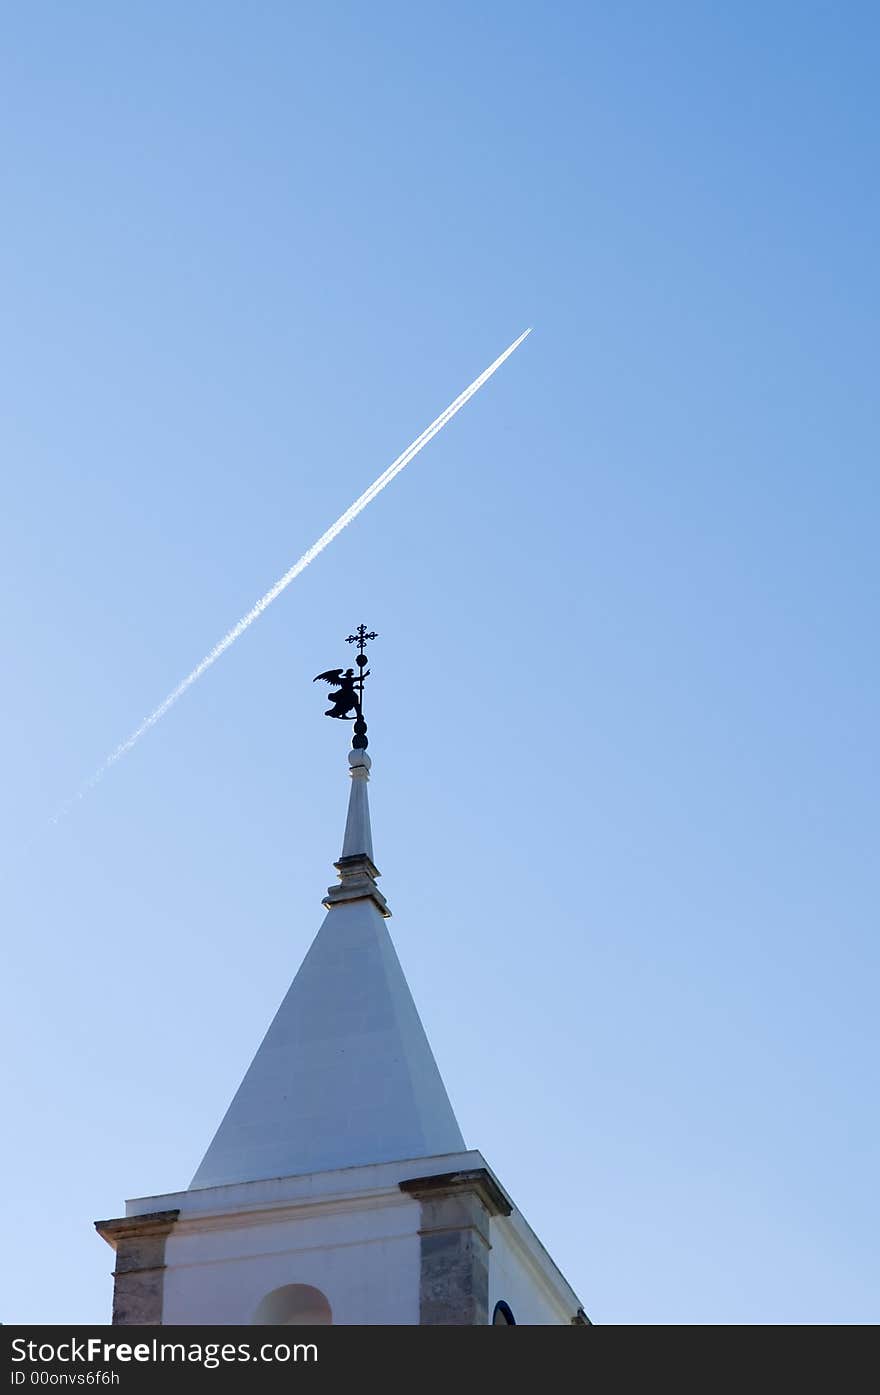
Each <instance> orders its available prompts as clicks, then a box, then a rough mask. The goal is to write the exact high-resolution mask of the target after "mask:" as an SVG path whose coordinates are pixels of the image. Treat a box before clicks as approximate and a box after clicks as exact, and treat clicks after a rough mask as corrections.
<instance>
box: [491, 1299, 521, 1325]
mask: <svg viewBox="0 0 880 1395" xmlns="http://www.w3.org/2000/svg"><path fill="white" fill-rule="evenodd" d="M492 1326H493V1327H516V1318H515V1317H514V1316H513V1313H512V1312H511V1311H510V1305H509V1304H507V1303H505V1302H504V1300H503V1299H502V1300H501V1301H500V1302H498V1303H496V1304H495V1311H494V1313H493V1314H492Z"/></svg>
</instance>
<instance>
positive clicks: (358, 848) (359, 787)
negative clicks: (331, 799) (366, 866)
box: [342, 751, 373, 862]
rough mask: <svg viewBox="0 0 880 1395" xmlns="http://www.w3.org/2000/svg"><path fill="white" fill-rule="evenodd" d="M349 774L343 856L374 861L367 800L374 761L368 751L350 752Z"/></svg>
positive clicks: (368, 802)
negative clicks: (349, 787) (349, 789)
mask: <svg viewBox="0 0 880 1395" xmlns="http://www.w3.org/2000/svg"><path fill="white" fill-rule="evenodd" d="M348 763H349V765H350V766H351V769H350V771H349V772H348V773H349V774H350V775H351V792H350V794H349V796H348V818H347V819H346V820H345V836H344V838H343V840H342V856H343V857H357V856H359V855H361V856H365V857H368V858H369V859H370V861H371V862H372V860H373V834H372V830H371V828H370V801H369V799H368V798H367V781H368V780H369V778H370V766H371V765H372V761H371V760H370V757H369V756H368V755H367V753H366V751H349V753H348Z"/></svg>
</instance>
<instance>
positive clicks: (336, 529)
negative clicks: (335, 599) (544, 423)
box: [51, 329, 531, 823]
mask: <svg viewBox="0 0 880 1395" xmlns="http://www.w3.org/2000/svg"><path fill="white" fill-rule="evenodd" d="M528 334H531V330H530V329H527V330H526V331H525V333H524V334H521V335H520V336H519V338H518V339H515V340H514V341H513V343H512V344H511V345H510V346H509V348H507V349H505V350H504V353H503V354H501V355H500V356H499V357H498V358H496V360H495V362H494V363H490V364H489V367H488V368H487V369H486V370H485V371H484V372H483V373H481V374H480V376H479V378H475V379H474V381H473V382H472V383H471V385H470V387H466V388H465V390H464V392H462V393H460V394H459V396H458V397H456V399H455V401H454V402H451V403H450V405H449V406H448V407H447V408H446V410H445V412H441V413H440V415H439V417H437V419H436V421H432V422H431V425H430V426H429V427H427V428H426V429H425V430H424V431H423V432H422V434H421V436H417V437H416V439H415V440H414V441H413V443H412V445H410V446H407V448H406V450H405V451H403V452H402V454H400V455H399V456H398V457H397V459H396V460H394V461H392V463H391V464H390V465H389V466H388V469H387V470H384V471H383V472H382V474H381V475H380V476H379V478H378V479H375V480H374V481H373V483H372V484H371V485H370V487H369V488H368V489H365V490H364V492H363V494H361V495H360V497H359V498H357V499H355V501H354V503H353V504H352V505H351V507H350V508H347V509H346V510H345V513H343V514H340V515H339V517H338V518H337V520H336V522H335V523H331V525H330V527H329V528H328V529H327V531H326V533H322V534H321V536H320V537H319V538H318V541H317V542H315V543H312V546H311V547H310V548H309V549H308V551H307V552H304V553H303V555H302V557H300V559H299V561H298V562H294V564H293V566H292V567H291V568H290V569H289V570H288V571H286V572H285V573H284V575H283V576H282V577H281V578H280V579H279V580H278V581H276V582H275V585H274V586H273V587H271V588H270V590H268V591H267V592H266V594H265V596H261V597H260V599H259V600H258V601H257V603H256V604H255V605H254V606H252V607H251V609H250V610H249V611H248V613H247V615H243V616H242V618H241V619H240V620H239V621H238V623H237V624H236V625H233V627H232V629H231V630H229V631H228V632H227V633H226V634H225V635H224V636H223V638H222V639H221V640H220V642H219V643H218V644H215V645H214V648H213V649H212V650H211V652H210V653H209V654H206V655H205V657H204V659H202V661H201V663H200V664H197V665H196V667H195V668H194V669H193V671H192V673H188V674H187V676H186V678H184V679H183V681H182V682H180V683H178V685H177V687H176V688H175V689H174V691H173V692H171V693H169V694H168V696H167V698H165V700H164V701H163V702H160V703H159V706H158V707H157V708H156V709H155V711H153V712H151V713H150V715H149V717H145V718H144V720H143V721H142V722H141V724H140V726H139V727H138V728H137V730H136V731H133V732H132V734H131V736H129V737H127V738H126V740H125V741H123V742H121V743H120V745H118V746H117V747H116V750H115V751H112V752H111V753H110V755H109V756H108V757H107V759H106V760H105V761H104V764H103V765H101V766H99V768H98V769H97V770H96V771H95V773H94V775H92V776H91V777H90V779H88V780H87V781H86V783H85V784H84V785H83V787H82V789H81V790H80V791H79V793H78V795H77V796H76V798H77V799H81V798H82V796H83V795H84V794H85V793H86V792H87V791H88V790H90V789H92V788H93V787H94V786H95V785H96V784H97V783H98V781H99V780H101V779H102V778H103V777H104V775H106V773H107V771H108V770H109V769H110V767H111V766H113V765H115V764H116V762H117V761H118V760H120V759H121V758H122V756H124V755H125V754H126V752H128V751H130V750H131V748H132V747H133V746H135V745H136V744H137V742H138V741H140V739H141V737H142V736H144V735H145V734H146V733H147V732H148V731H149V730H150V728H151V727H154V726H155V725H156V723H157V722H160V721H161V720H162V718H163V717H164V716H165V713H166V712H168V711H169V710H170V709H171V708H172V707H173V706H174V704H175V703H176V702H177V701H178V699H179V698H182V697H183V695H184V693H185V692H186V691H187V689H188V688H191V687H192V685H193V684H194V683H195V682H196V680H197V679H199V678H201V676H202V674H203V673H205V672H206V670H207V669H209V668H210V667H211V665H212V664H215V663H216V662H217V660H218V659H219V658H220V655H221V654H225V653H226V650H227V649H229V648H230V647H231V645H233V644H234V643H235V641H236V640H237V639H238V637H239V636H240V635H243V634H244V632H245V630H246V629H248V628H249V627H250V626H251V625H252V624H253V623H254V621H255V620H257V619H259V617H260V616H261V615H262V613H263V611H264V610H266V609H267V607H268V606H270V605H271V604H272V602H273V601H274V600H277V599H278V597H279V596H280V595H281V592H282V591H285V590H286V589H287V587H288V586H289V585H290V583H291V582H292V581H295V580H296V578H297V577H298V576H299V575H300V573H301V572H304V571H305V569H306V567H307V566H309V564H310V563H311V562H314V560H315V558H316V557H317V556H318V554H319V553H321V552H323V551H324V548H325V547H327V546H328V545H329V544H330V543H332V541H333V539H334V538H335V537H338V535H339V534H340V533H341V532H342V530H343V528H347V527H348V525H349V523H351V522H352V521H353V520H354V519H355V518H357V516H358V514H359V513H361V512H363V510H364V509H365V508H366V507H367V505H368V504H369V503H372V501H373V499H375V497H376V495H377V494H381V492H382V490H383V489H384V488H385V486H386V485H388V484H390V483H391V481H392V480H393V479H394V477H395V475H399V474H400V472H401V470H403V469H404V468H405V467H406V466H407V465H408V464H409V462H410V461H411V460H413V459H415V457H416V456H417V455H418V453H419V451H420V450H421V449H422V448H423V447H424V446H426V445H427V444H428V442H429V441H430V440H432V439H433V437H434V436H436V435H437V432H438V431H442V429H443V427H444V426H445V425H446V423H447V422H449V421H451V420H452V418H453V417H454V416H455V414H456V412H459V411H460V410H461V408H462V407H463V406H464V404H465V403H466V402H468V401H469V400H470V398H472V397H473V395H474V393H475V392H479V390H480V388H481V387H482V386H483V384H484V383H486V382H488V381H489V379H490V378H491V377H492V374H493V373H494V372H495V371H496V369H498V368H500V367H501V365H502V363H503V362H504V360H505V359H507V358H510V355H511V354H512V353H513V351H514V349H518V348H519V346H520V344H521V343H522V341H523V340H524V339H525V337H526V335H528ZM71 803H73V801H70V802H68V803H67V804H66V805H64V806H63V807H62V808H61V809H60V810H59V811H58V813H56V814H55V815H54V817H53V819H52V820H51V822H53V823H57V822H58V820H59V819H60V818H61V817H62V815H63V814H64V813H66V812H67V810H68V809H69V808H70V806H71Z"/></svg>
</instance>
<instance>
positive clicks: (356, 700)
mask: <svg viewBox="0 0 880 1395" xmlns="http://www.w3.org/2000/svg"><path fill="white" fill-rule="evenodd" d="M378 638H379V636H378V635H377V634H376V631H375V630H368V629H367V627H366V625H358V627H357V629H356V630H355V632H354V634H353V635H348V637H347V638H346V641H345V642H346V644H356V645H357V647H358V652H357V656H356V657H355V663H356V664H357V673H355V671H354V669H353V668H346V669H341V668H328V669H327V671H326V673H319V674H318V675H317V676H316V677H315V678H313V679H312V682H313V683H317V682H318V681H319V680H320V681H321V682H323V683H329V684H330V686H331V688H333V689H334V691H333V692H331V693H330V694H329V695H328V696H329V701H330V703H331V706H330V707H328V708H327V711H326V712H325V713H324V716H325V717H338V718H339V719H340V721H343V722H348V721H350V720H351V718H352V715H353V716H354V735H353V736H352V738H351V744H352V746H353V747H354V749H355V750H356V751H365V750H366V749H367V744H368V743H367V724H366V722H365V721H364V679H366V678H369V676H370V670H369V669H368V668H367V664H368V663H369V660H368V658H367V656H366V653H365V652H364V651H365V650H366V647H367V640H368V639H378Z"/></svg>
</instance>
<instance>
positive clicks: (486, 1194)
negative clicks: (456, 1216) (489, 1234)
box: [398, 1167, 513, 1216]
mask: <svg viewBox="0 0 880 1395" xmlns="http://www.w3.org/2000/svg"><path fill="white" fill-rule="evenodd" d="M398 1186H399V1187H400V1190H401V1191H402V1192H406V1193H407V1195H409V1196H414V1197H415V1198H416V1199H417V1200H419V1201H432V1200H435V1199H437V1198H439V1197H441V1196H452V1195H454V1194H455V1193H456V1192H476V1194H477V1196H478V1197H479V1198H480V1200H481V1201H482V1203H483V1205H484V1206H485V1207H486V1210H487V1211H488V1212H489V1215H490V1216H509V1215H510V1213H511V1211H512V1210H513V1206H512V1204H511V1202H510V1200H509V1198H508V1197H507V1196H505V1194H504V1192H503V1191H502V1190H501V1187H500V1186H499V1185H498V1182H497V1181H496V1180H495V1178H494V1177H493V1176H492V1173H491V1172H490V1171H489V1169H488V1168H487V1167H475V1168H471V1169H469V1170H468V1171H467V1172H438V1173H435V1174H434V1176H432V1177H407V1178H406V1179H405V1180H404V1181H402V1182H399V1183H398Z"/></svg>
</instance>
